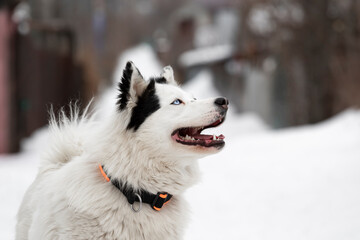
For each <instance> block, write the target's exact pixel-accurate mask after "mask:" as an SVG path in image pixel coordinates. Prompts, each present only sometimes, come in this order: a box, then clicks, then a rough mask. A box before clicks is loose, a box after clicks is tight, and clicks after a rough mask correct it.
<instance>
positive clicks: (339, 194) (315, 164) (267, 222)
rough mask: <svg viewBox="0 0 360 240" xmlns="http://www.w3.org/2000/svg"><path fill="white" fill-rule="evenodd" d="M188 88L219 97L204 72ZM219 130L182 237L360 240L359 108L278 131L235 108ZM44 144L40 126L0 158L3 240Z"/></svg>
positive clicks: (9, 233) (190, 195) (198, 94)
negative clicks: (221, 142) (219, 145)
mask: <svg viewBox="0 0 360 240" xmlns="http://www.w3.org/2000/svg"><path fill="white" fill-rule="evenodd" d="M143 47H144V46H143ZM146 51H147V50H146ZM130 53H132V52H130ZM130 53H128V54H130ZM133 54H134V53H133ZM139 54H141V53H139ZM130 55H131V54H130ZM136 56H138V55H136ZM122 59H124V58H122ZM139 59H142V58H139ZM133 60H134V62H135V64H137V65H138V67H139V69H140V71H142V72H144V71H145V72H146V71H148V70H145V69H143V68H146V64H144V65H143V66H141V65H142V63H140V64H138V63H137V62H136V60H135V59H133ZM121 64H122V63H121ZM123 65H124V64H123ZM150 74H156V72H155V73H151V72H150ZM144 75H146V76H148V75H147V74H145V73H144ZM116 78H119V77H116ZM184 88H185V89H186V90H187V91H191V92H192V93H193V94H194V95H195V96H196V97H198V98H204V97H208V96H216V95H218V93H217V91H216V90H215V89H214V88H213V87H212V84H211V74H210V73H209V72H207V71H203V72H201V73H200V74H199V75H198V76H197V77H195V79H193V81H192V82H190V83H189V84H188V85H187V86H184ZM107 94H108V96H107V98H108V99H110V100H113V99H114V96H113V95H112V94H111V93H110V92H108V93H107ZM104 98H106V96H105V95H104V96H103V98H101V99H102V101H103V103H102V104H106V105H107V106H108V105H109V103H108V101H106V100H105V99H104ZM102 104H101V103H99V105H98V106H101V105H102ZM103 106H104V105H103ZM209 131H211V132H213V130H209ZM215 131H216V132H217V133H219V132H221V133H223V134H224V135H225V136H226V147H225V149H224V150H223V151H222V152H221V153H219V154H217V155H213V156H210V157H206V158H204V159H201V160H200V167H201V170H202V172H203V176H202V181H201V182H200V183H199V184H198V185H196V186H195V187H193V188H191V189H190V190H188V192H187V198H188V201H189V202H190V205H191V211H192V217H191V222H190V224H189V227H188V229H187V232H186V237H185V239H187V240H190V239H259V240H260V239H261V240H263V239H264V240H265V239H266V240H269V239H276V240H279V239H284V240H288V239H292V240H296V239H306V240H311V239H314V240H315V239H316V240H318V239H327V240H329V239H334V240H335V239H336V240H337V239H354V240H355V239H360V110H355V109H349V110H347V111H345V112H343V113H341V114H339V115H338V116H335V117H334V118H332V119H330V120H328V121H325V122H323V123H320V124H317V125H312V126H303V127H298V128H289V129H284V130H277V131H274V130H271V129H269V128H268V127H267V126H266V125H265V124H264V123H263V122H262V121H261V120H260V119H259V118H258V117H257V116H256V115H254V114H241V115H239V114H235V113H233V112H231V111H230V113H229V115H228V118H227V121H226V122H225V124H223V125H222V126H220V127H219V129H217V130H215ZM45 141H46V130H41V131H40V132H37V133H36V134H34V136H33V137H32V138H31V139H28V140H27V141H25V142H24V144H23V146H24V150H23V151H22V153H20V154H16V155H6V156H4V155H2V156H0V182H1V184H0V199H1V200H0V201H1V205H0V239H2V240H10V239H14V227H15V215H16V212H17V209H18V207H19V205H20V202H21V198H22V196H23V194H24V192H25V190H26V188H27V187H28V186H29V185H30V184H31V182H32V180H33V179H34V177H35V174H36V170H37V164H38V153H37V150H38V149H40V148H41V147H42V146H43V145H44V142H45Z"/></svg>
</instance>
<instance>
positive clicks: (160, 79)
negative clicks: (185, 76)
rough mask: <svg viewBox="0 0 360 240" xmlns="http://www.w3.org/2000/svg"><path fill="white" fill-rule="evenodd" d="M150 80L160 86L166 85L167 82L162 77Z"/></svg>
mask: <svg viewBox="0 0 360 240" xmlns="http://www.w3.org/2000/svg"><path fill="white" fill-rule="evenodd" d="M151 80H154V81H155V82H156V83H160V84H166V83H167V80H166V78H164V77H157V78H151Z"/></svg>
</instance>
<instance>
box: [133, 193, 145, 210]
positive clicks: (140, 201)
mask: <svg viewBox="0 0 360 240" xmlns="http://www.w3.org/2000/svg"><path fill="white" fill-rule="evenodd" d="M135 196H136V197H137V198H138V199H139V204H140V205H139V208H138V209H134V208H133V205H134V204H131V205H130V206H131V210H133V211H134V212H140V210H141V208H142V199H141V197H140V195H139V194H137V193H135Z"/></svg>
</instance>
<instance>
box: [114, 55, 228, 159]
mask: <svg viewBox="0 0 360 240" xmlns="http://www.w3.org/2000/svg"><path fill="white" fill-rule="evenodd" d="M119 90H120V94H119V96H118V101H117V108H118V111H119V114H120V115H122V117H125V118H126V120H125V122H124V123H125V126H124V127H125V128H126V129H125V131H126V132H127V134H128V135H129V134H131V141H136V142H137V143H139V144H141V147H142V148H147V149H151V150H152V152H156V153H158V154H160V155H169V156H174V155H175V156H183V157H190V158H191V157H201V156H204V155H208V154H210V153H215V152H218V151H219V150H220V149H222V148H223V147H224V145H225V142H224V136H223V135H219V136H216V135H205V134H201V132H202V131H203V130H204V129H207V128H213V127H216V126H218V125H220V124H221V123H222V122H223V121H224V120H225V116H226V112H227V109H228V100H227V99H226V98H210V99H205V100H197V99H196V98H194V97H193V96H191V95H190V94H188V93H186V92H185V91H183V90H182V89H181V88H180V87H179V86H178V85H177V83H176V81H175V79H174V75H173V70H172V68H171V67H170V66H167V67H165V68H164V69H163V73H162V74H161V76H160V77H157V78H151V79H150V80H148V81H145V80H144V79H143V77H142V75H141V73H140V72H139V70H138V69H137V68H136V67H135V65H134V64H133V63H132V62H128V63H127V64H126V67H125V69H124V71H123V76H122V79H121V82H120V83H119ZM129 140H130V139H129Z"/></svg>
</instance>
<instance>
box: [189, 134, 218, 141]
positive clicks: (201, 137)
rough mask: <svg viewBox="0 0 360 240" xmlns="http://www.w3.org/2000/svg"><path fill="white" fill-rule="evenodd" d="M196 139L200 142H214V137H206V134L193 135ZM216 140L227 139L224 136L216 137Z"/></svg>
mask: <svg viewBox="0 0 360 240" xmlns="http://www.w3.org/2000/svg"><path fill="white" fill-rule="evenodd" d="M192 136H193V137H194V138H195V139H199V140H213V135H206V134H195V135H192ZM216 139H225V136H224V135H222V134H221V135H219V136H216Z"/></svg>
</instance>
